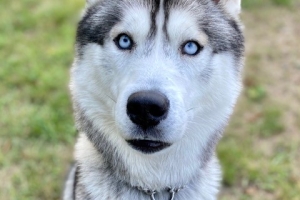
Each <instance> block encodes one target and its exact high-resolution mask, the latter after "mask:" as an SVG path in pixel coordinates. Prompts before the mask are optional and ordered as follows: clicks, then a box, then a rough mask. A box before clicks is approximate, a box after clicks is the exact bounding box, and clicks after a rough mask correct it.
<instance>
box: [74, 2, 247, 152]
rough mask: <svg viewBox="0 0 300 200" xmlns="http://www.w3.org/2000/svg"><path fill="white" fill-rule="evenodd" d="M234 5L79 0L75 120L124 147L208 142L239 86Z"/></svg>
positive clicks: (239, 42)
mask: <svg viewBox="0 0 300 200" xmlns="http://www.w3.org/2000/svg"><path fill="white" fill-rule="evenodd" d="M239 10H240V1H239V0H219V1H217V0H164V1H159V0H134V1H133V0H118V1H112V0H90V1H88V4H87V8H86V11H85V13H84V15H83V17H82V20H81V21H80V23H79V26H78V31H77V43H76V47H77V57H76V59H75V61H74V66H73V69H72V77H71V90H72V95H73V99H74V102H75V107H76V110H79V111H78V113H79V114H78V118H80V119H81V122H79V128H80V129H84V128H82V127H85V125H86V124H90V126H92V128H91V127H90V128H91V129H92V130H96V131H87V130H82V131H85V132H87V134H88V136H89V138H90V139H91V140H92V141H93V142H94V144H95V145H96V146H97V145H98V146H101V144H99V143H100V142H99V141H100V139H97V137H98V136H97V135H100V134H101V135H102V137H104V138H106V139H105V140H106V141H107V143H109V144H110V145H112V146H114V150H116V149H117V150H120V151H121V150H122V151H124V152H131V153H133V154H134V153H136V154H141V155H144V154H147V155H150V154H151V155H161V154H168V153H169V152H170V151H171V150H170V149H173V150H175V149H176V151H177V150H178V151H177V153H178V152H184V151H185V150H184V148H188V149H189V151H187V153H186V154H189V153H191V152H192V151H195V153H196V154H197V156H199V154H201V151H202V152H204V151H205V149H207V146H208V145H210V146H213V145H212V143H214V142H212V140H213V139H212V138H217V136H216V135H218V134H219V131H220V130H221V129H222V128H223V126H224V125H225V124H226V120H227V119H228V117H229V115H230V114H231V112H232V108H233V105H234V103H235V102H236V98H237V96H238V94H239V91H240V71H241V67H242V61H243V51H244V46H243V42H244V41H243V40H244V39H243V35H242V32H241V28H240V25H239V22H238V20H237V18H238V13H239ZM82 118H84V120H82ZM82 121H85V122H86V121H88V122H89V123H85V122H82ZM91 132H92V133H91ZM119 146H122V149H120V147H119ZM198 149H199V150H198ZM173 152H174V151H173Z"/></svg>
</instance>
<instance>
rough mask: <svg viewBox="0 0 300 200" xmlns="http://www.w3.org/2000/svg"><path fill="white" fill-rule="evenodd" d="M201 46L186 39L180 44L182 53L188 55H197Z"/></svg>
mask: <svg viewBox="0 0 300 200" xmlns="http://www.w3.org/2000/svg"><path fill="white" fill-rule="evenodd" d="M202 48H203V47H202V46H200V45H199V44H198V43H197V42H195V41H188V42H186V43H185V44H184V45H183V46H182V53H183V54H187V55H190V56H195V55H197V54H198V53H199V52H200V50H201V49H202Z"/></svg>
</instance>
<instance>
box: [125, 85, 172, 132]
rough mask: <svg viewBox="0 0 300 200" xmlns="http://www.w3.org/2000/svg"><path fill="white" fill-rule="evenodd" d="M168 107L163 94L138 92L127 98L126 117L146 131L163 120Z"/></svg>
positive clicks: (167, 101) (168, 104)
mask: <svg viewBox="0 0 300 200" xmlns="http://www.w3.org/2000/svg"><path fill="white" fill-rule="evenodd" d="M169 107H170V103H169V100H168V99H167V97H166V96H165V95H164V94H162V93H160V92H157V91H140V92H136V93H134V94H132V95H131V96H130V97H129V98H128V102H127V115H128V116H129V118H130V120H131V121H132V122H133V123H135V124H137V125H140V126H142V127H143V128H145V129H146V128H149V127H151V126H156V125H158V124H159V123H160V121H161V120H163V119H165V118H166V117H167V113H168V110H169Z"/></svg>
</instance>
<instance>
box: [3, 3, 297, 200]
mask: <svg viewBox="0 0 300 200" xmlns="http://www.w3.org/2000/svg"><path fill="white" fill-rule="evenodd" d="M242 3H243V9H244V11H243V14H242V20H243V22H244V24H245V34H246V39H247V44H246V45H247V59H246V67H245V70H244V74H245V76H244V77H245V78H244V83H245V88H244V91H243V94H242V96H241V98H240V100H239V102H238V105H237V107H236V112H235V114H234V116H233V118H232V120H231V123H230V126H229V127H228V128H227V131H226V134H225V136H224V138H223V140H222V141H221V143H220V145H219V147H218V153H219V157H220V159H221V162H222V166H223V168H224V170H223V171H224V181H223V185H224V189H223V191H222V194H221V197H220V199H222V200H226V199H228V200H229V199H230V200H232V199H245V200H246V199H255V200H256V199H261V200H266V199H272V200H274V199H280V200H281V199H283V200H285V199H286V200H299V199H300V192H299V191H300V169H299V166H300V135H299V130H300V106H299V105H300V86H299V85H300V35H299V34H300V14H299V9H300V0H264V1H261V0H242ZM83 6H84V0H65V1H63V2H62V1H59V0H51V1H50V0H45V1H37V0H22V1H9V0H1V1H0V58H1V62H0V83H1V84H0V95H1V97H0V109H1V114H0V180H1V182H0V199H1V200H19V199H22V200H23V199H25V200H26V199H28V200H34V199H36V200H37V199H43V200H44V199H59V198H60V195H61V189H62V185H63V181H64V177H65V173H66V171H67V170H68V166H69V163H70V162H71V160H72V151H73V144H74V142H75V137H76V131H75V128H74V123H73V116H72V109H71V103H70V97H69V92H68V81H69V68H70V65H71V62H72V58H73V45H74V37H75V28H76V23H77V21H78V19H79V15H80V12H81V9H82V8H83Z"/></svg>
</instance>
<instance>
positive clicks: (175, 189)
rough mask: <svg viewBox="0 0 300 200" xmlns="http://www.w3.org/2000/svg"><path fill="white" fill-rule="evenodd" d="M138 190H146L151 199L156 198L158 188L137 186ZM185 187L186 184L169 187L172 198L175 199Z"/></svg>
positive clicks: (171, 199)
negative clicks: (151, 188)
mask: <svg viewBox="0 0 300 200" xmlns="http://www.w3.org/2000/svg"><path fill="white" fill-rule="evenodd" d="M137 188H138V190H140V191H142V192H144V193H145V194H147V195H149V196H150V198H151V200H155V194H156V193H157V191H156V190H150V189H145V188H142V187H137ZM183 188H184V186H182V187H179V188H171V187H169V188H167V191H168V192H169V193H170V195H171V197H170V200H174V198H175V195H176V194H177V193H178V192H179V191H180V190H182V189H183Z"/></svg>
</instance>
